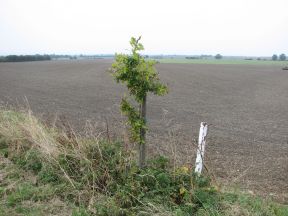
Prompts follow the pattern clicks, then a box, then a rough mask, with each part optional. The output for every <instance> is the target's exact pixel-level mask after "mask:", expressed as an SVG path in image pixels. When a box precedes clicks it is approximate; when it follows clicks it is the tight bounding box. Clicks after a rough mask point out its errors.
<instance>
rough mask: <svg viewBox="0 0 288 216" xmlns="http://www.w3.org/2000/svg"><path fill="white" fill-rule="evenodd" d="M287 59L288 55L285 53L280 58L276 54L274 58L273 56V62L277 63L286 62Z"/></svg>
mask: <svg viewBox="0 0 288 216" xmlns="http://www.w3.org/2000/svg"><path fill="white" fill-rule="evenodd" d="M286 59H287V57H286V55H285V54H284V53H282V54H281V55H279V57H278V56H277V55H276V54H274V55H273V56H272V60H273V61H277V60H279V61H285V60H286Z"/></svg>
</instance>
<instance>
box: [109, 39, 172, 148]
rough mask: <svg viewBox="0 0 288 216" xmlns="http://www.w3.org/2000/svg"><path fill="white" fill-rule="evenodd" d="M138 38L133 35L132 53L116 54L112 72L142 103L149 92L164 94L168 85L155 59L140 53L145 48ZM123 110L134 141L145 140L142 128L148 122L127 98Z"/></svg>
mask: <svg viewBox="0 0 288 216" xmlns="http://www.w3.org/2000/svg"><path fill="white" fill-rule="evenodd" d="M140 39H141V37H139V38H138V39H136V38H134V37H132V38H131V40H130V45H131V47H132V50H131V54H129V55H126V54H116V55H115V62H114V63H113V64H112V74H113V76H114V78H115V80H116V81H117V82H118V83H119V82H121V83H123V84H125V85H126V86H127V88H128V91H129V94H130V95H131V96H133V98H134V99H135V101H136V102H138V103H139V104H142V103H143V102H144V100H145V98H146V96H147V94H148V93H149V92H151V93H153V94H155V95H164V94H165V93H167V90H168V89H167V87H166V86H165V85H163V84H162V83H161V82H160V80H159V77H158V73H157V71H156V70H155V68H154V65H155V64H156V62H155V61H153V60H146V59H145V58H144V57H143V56H141V55H140V54H139V51H142V50H144V47H143V45H142V44H141V43H140V42H139V41H140ZM121 111H122V112H123V113H124V114H125V115H126V116H127V117H128V122H129V124H130V126H131V134H132V136H131V137H132V139H133V141H136V142H139V143H140V144H141V143H143V142H144V140H143V138H142V137H141V136H140V131H141V130H146V129H147V127H146V122H145V119H144V118H143V116H141V113H140V111H139V110H137V108H135V107H133V106H132V105H131V104H130V103H129V102H128V101H127V99H125V98H124V99H122V103H121Z"/></svg>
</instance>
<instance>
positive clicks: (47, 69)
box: [0, 60, 288, 203]
mask: <svg viewBox="0 0 288 216" xmlns="http://www.w3.org/2000/svg"><path fill="white" fill-rule="evenodd" d="M110 65H111V61H109V60H94V61H92V60H91V61H50V62H26V63H1V64H0V101H2V103H3V104H6V103H8V104H14V105H15V104H17V103H19V104H22V103H23V97H24V96H26V97H27V99H28V101H29V104H30V106H31V108H32V110H33V111H34V112H36V113H37V114H38V115H41V114H43V115H45V116H50V117H51V116H53V115H55V114H57V115H58V116H59V115H65V116H66V118H67V119H69V120H70V121H71V122H72V123H73V125H75V126H76V127H77V128H79V130H81V129H80V128H81V125H83V124H84V122H85V120H87V119H89V120H90V121H92V122H96V121H101V120H102V119H103V117H107V118H108V121H110V122H111V121H114V117H115V116H116V119H117V118H118V117H119V118H120V116H119V115H118V114H115V115H113V119H112V117H111V115H112V114H111V113H113V112H114V110H117V104H119V102H120V98H121V96H122V95H123V92H124V88H123V87H120V86H119V85H116V84H115V83H114V81H113V79H112V78H111V76H110V75H109V73H108V72H107V69H108V68H109V67H110ZM157 69H158V71H159V72H160V76H161V78H162V80H163V81H164V82H166V83H168V85H169V90H170V92H169V94H168V95H167V96H164V97H155V96H150V97H149V99H148V101H149V102H148V119H149V126H150V128H151V129H150V132H149V140H150V143H153V146H152V145H151V146H150V148H149V149H150V150H149V151H153V152H159V153H165V154H170V157H171V154H173V155H172V157H173V158H174V159H175V160H176V161H181V162H182V163H186V162H190V163H191V161H193V160H194V157H195V156H194V155H195V152H194V150H195V148H194V147H193V143H194V144H195V140H196V139H197V133H198V130H199V125H200V122H201V121H206V122H208V124H210V127H209V137H208V145H207V155H206V156H207V157H206V159H207V166H208V167H209V169H210V171H211V172H213V173H215V175H216V177H217V179H218V180H220V182H223V183H227V184H229V185H231V184H232V185H239V186H240V187H241V188H244V189H247V190H250V192H251V193H258V194H262V195H265V196H271V197H272V198H275V199H278V200H280V201H283V202H286V203H287V202H288V133H287V132H288V121H287V119H288V85H287V83H288V73H287V71H285V70H282V68H281V67H279V66H248V65H200V64H199V65H196V64H195V65H192V64H159V65H157ZM117 115H118V117H117ZM51 118H52V117H51ZM111 124H112V123H111ZM193 162H194V161H193Z"/></svg>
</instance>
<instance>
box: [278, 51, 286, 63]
mask: <svg viewBox="0 0 288 216" xmlns="http://www.w3.org/2000/svg"><path fill="white" fill-rule="evenodd" d="M279 60H280V61H285V60H286V55H285V54H284V53H282V54H281V55H280V56H279Z"/></svg>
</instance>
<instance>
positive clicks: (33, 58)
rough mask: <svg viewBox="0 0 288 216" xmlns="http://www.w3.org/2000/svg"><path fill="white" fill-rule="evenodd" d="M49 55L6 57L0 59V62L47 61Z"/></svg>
mask: <svg viewBox="0 0 288 216" xmlns="http://www.w3.org/2000/svg"><path fill="white" fill-rule="evenodd" d="M47 60H51V57H50V55H8V56H4V57H1V58H0V62H25V61H47Z"/></svg>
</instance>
